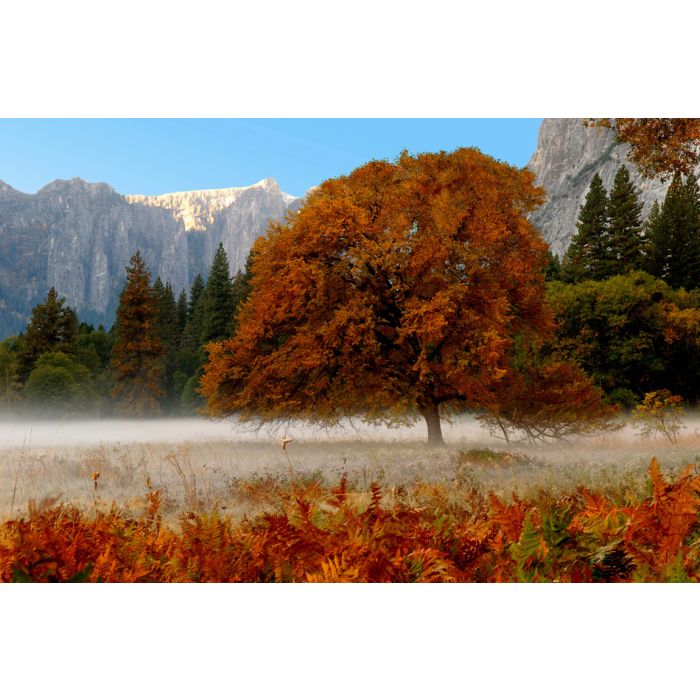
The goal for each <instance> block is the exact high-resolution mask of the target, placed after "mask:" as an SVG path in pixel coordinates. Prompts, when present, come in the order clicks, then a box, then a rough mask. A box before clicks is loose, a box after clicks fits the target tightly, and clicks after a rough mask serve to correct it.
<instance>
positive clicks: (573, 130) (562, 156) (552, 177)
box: [527, 119, 669, 257]
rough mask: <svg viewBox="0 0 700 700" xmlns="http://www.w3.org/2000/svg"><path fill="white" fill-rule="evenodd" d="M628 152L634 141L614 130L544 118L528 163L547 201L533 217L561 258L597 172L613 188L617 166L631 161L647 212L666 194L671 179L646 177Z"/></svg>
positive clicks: (630, 168) (630, 166)
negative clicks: (624, 139)
mask: <svg viewBox="0 0 700 700" xmlns="http://www.w3.org/2000/svg"><path fill="white" fill-rule="evenodd" d="M628 153H629V146H626V145H623V144H618V143H615V138H614V134H613V132H612V131H611V130H610V129H605V128H600V127H589V126H585V125H584V123H583V121H582V120H581V119H544V120H542V125H541V126H540V131H539V137H538V141H537V150H536V151H535V153H534V155H533V156H532V158H531V159H530V162H529V163H528V165H527V167H528V168H529V169H530V170H532V171H533V172H534V173H535V175H536V182H537V184H538V185H541V186H542V187H544V189H545V190H546V192H547V201H546V202H545V204H544V206H542V207H541V208H540V209H538V210H537V211H536V212H535V213H534V214H533V215H532V216H531V220H532V222H533V223H534V224H535V226H537V228H538V229H539V230H540V232H541V233H542V235H543V236H544V239H545V240H546V241H547V242H548V243H549V244H550V247H551V248H552V251H553V252H554V253H556V254H557V255H559V257H561V256H562V255H563V254H564V252H565V251H566V249H567V248H568V246H569V243H570V242H571V238H572V236H573V235H574V234H575V233H576V220H577V219H578V212H579V209H580V207H581V204H583V201H584V199H585V197H586V193H587V192H588V187H589V185H590V183H591V179H592V178H593V175H594V174H595V173H596V172H597V173H598V174H599V175H600V177H601V179H602V180H603V185H604V186H605V188H606V189H607V190H608V191H609V190H610V188H611V187H612V184H613V180H614V179H615V173H616V172H617V169H618V168H619V167H620V166H621V165H623V164H624V165H626V166H627V167H628V168H629V170H630V174H631V179H632V181H633V182H634V184H635V186H636V187H637V188H638V190H639V191H640V199H641V201H642V202H643V204H644V209H643V216H646V215H647V214H648V212H649V209H650V207H651V205H652V204H653V203H654V202H655V201H657V200H662V199H663V197H664V195H665V194H666V190H667V189H668V184H669V183H668V182H661V181H660V180H647V179H643V178H642V177H641V176H640V175H639V172H638V171H637V168H636V167H635V166H634V165H633V164H631V163H630V162H629V160H628V158H627V154H628Z"/></svg>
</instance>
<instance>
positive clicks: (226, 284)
mask: <svg viewBox="0 0 700 700" xmlns="http://www.w3.org/2000/svg"><path fill="white" fill-rule="evenodd" d="M203 299H204V309H203V310H204V318H203V325H202V335H201V337H200V341H201V343H202V344H204V345H205V344H206V343H209V342H211V341H213V340H224V339H225V338H228V337H230V335H231V332H232V330H233V312H234V299H233V285H232V283H231V275H230V271H229V266H228V258H227V256H226V251H225V250H224V246H223V244H221V243H219V247H218V248H217V249H216V253H215V254H214V261H213V262H212V265H211V269H210V270H209V278H208V279H207V286H206V288H205V290H204V293H203Z"/></svg>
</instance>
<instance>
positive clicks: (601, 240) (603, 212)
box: [562, 173, 611, 283]
mask: <svg viewBox="0 0 700 700" xmlns="http://www.w3.org/2000/svg"><path fill="white" fill-rule="evenodd" d="M576 230H577V232H576V235H575V236H574V237H573V239H572V240H571V244H570V245H569V248H568V250H567V251H566V255H565V256H564V262H563V263H562V278H563V279H564V280H565V281H567V282H573V283H577V282H583V281H585V280H601V279H605V278H606V277H608V276H609V272H610V268H611V252H610V244H609V240H608V195H607V192H606V191H605V188H604V187H603V181H602V180H601V179H600V175H598V173H596V174H595V175H594V176H593V179H592V180H591V186H590V188H589V189H588V193H587V194H586V200H585V202H584V203H583V205H582V206H581V210H580V212H579V217H578V223H577V224H576Z"/></svg>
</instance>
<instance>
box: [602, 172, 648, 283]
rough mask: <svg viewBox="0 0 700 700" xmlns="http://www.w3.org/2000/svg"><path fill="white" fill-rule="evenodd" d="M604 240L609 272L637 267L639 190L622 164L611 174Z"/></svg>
mask: <svg viewBox="0 0 700 700" xmlns="http://www.w3.org/2000/svg"><path fill="white" fill-rule="evenodd" d="M608 241H609V245H610V251H611V260H610V269H609V275H610V276H612V275H624V274H626V273H628V272H632V271H633V270H641V269H642V263H643V261H644V257H643V250H644V238H643V236H642V205H641V203H640V201H639V193H638V192H637V189H636V188H635V186H634V185H633V184H632V182H631V181H630V173H629V170H627V168H626V167H625V166H624V165H623V166H621V167H620V168H619V169H618V171H617V173H616V174H615V181H614V183H613V186H612V189H611V190H610V197H609V200H608Z"/></svg>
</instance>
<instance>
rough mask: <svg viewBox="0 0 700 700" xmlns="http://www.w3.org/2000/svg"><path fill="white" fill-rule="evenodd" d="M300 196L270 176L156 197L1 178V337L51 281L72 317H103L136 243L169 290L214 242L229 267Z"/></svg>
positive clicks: (207, 255) (109, 318) (184, 281)
mask: <svg viewBox="0 0 700 700" xmlns="http://www.w3.org/2000/svg"><path fill="white" fill-rule="evenodd" d="M300 202H301V200H300V199H298V198H295V197H292V196H291V195H288V194H285V193H284V192H282V191H281V190H280V188H279V186H278V185H277V183H276V182H275V180H273V179H272V178H269V179H267V180H262V181H261V182H258V183H256V184H255V185H252V186H250V187H237V188H229V189H221V190H202V191H196V192H178V193H172V194H165V195H159V196H145V195H126V196H123V195H120V194H119V193H117V192H116V191H115V190H114V189H113V188H112V187H110V186H109V185H106V184H103V183H88V182H85V181H83V180H81V179H79V178H75V179H72V180H56V181H54V182H52V183H50V184H48V185H47V186H46V187H44V188H43V189H41V190H39V192H37V193H36V194H33V195H32V194H25V193H23V192H19V191H17V190H15V189H13V188H12V187H10V186H9V185H7V184H6V183H4V182H1V181H0V338H3V337H6V336H7V335H10V334H12V333H16V332H19V331H20V330H22V329H23V327H24V326H25V324H26V323H27V320H28V318H29V314H30V313H31V309H32V307H33V306H34V305H36V304H37V303H39V302H41V301H42V300H43V299H44V298H45V297H46V293H47V291H48V289H49V288H50V287H51V286H54V287H56V289H57V290H58V292H59V294H61V295H63V296H65V297H66V299H67V302H68V304H70V305H71V306H73V307H74V308H75V309H76V310H77V311H78V313H79V315H80V317H81V319H84V320H88V321H91V322H93V323H103V324H105V325H106V326H109V325H111V324H112V322H113V321H114V313H115V310H116V306H117V302H118V298H119V293H120V291H121V289H122V287H123V284H124V276H125V268H126V265H127V264H128V262H129V258H130V257H131V256H132V255H133V254H134V252H136V250H140V251H141V254H142V255H143V257H144V260H145V262H146V264H147V266H148V267H149V269H150V270H151V272H152V274H153V277H154V278H155V276H158V275H159V276H160V277H161V278H162V279H163V280H164V281H168V282H170V283H171V284H172V286H173V289H174V291H175V294H176V295H177V294H179V292H180V290H182V289H187V288H188V287H189V285H190V284H191V283H192V280H193V278H194V276H195V275H196V274H197V273H198V272H201V273H203V274H206V272H207V270H208V268H209V266H210V264H211V261H212V260H213V257H214V251H215V250H216V247H217V246H218V244H219V241H221V242H223V244H224V248H225V250H226V252H227V254H228V256H229V262H230V265H231V272H232V273H235V272H236V271H237V270H239V269H241V268H242V267H243V266H244V265H245V260H246V257H247V255H248V252H249V251H250V247H251V246H252V244H253V241H254V240H255V239H256V238H257V237H258V236H260V235H261V234H263V233H264V232H265V230H266V229H267V227H268V225H269V223H270V221H277V220H280V219H283V218H284V216H285V215H286V213H287V212H288V211H290V210H295V209H297V208H298V207H299V206H300Z"/></svg>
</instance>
